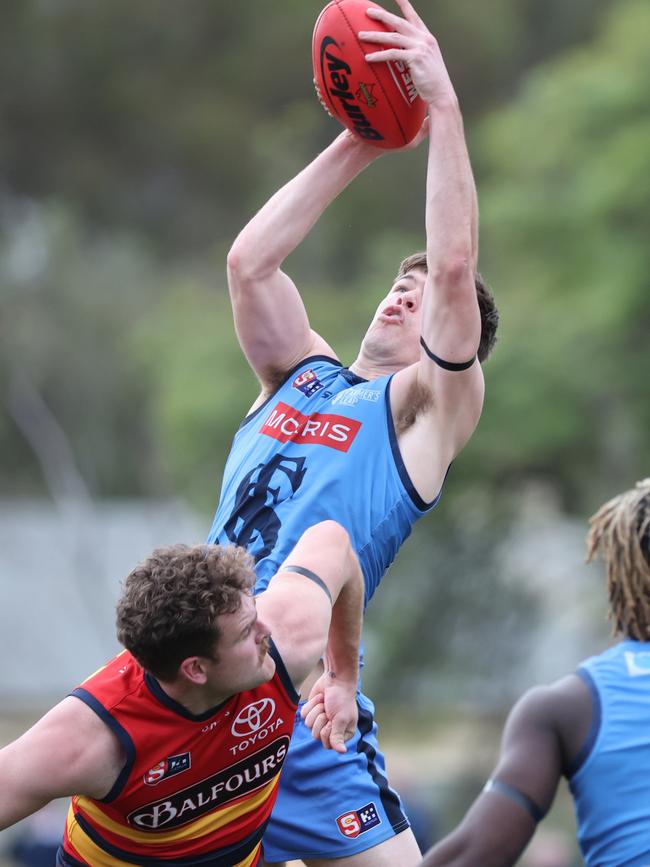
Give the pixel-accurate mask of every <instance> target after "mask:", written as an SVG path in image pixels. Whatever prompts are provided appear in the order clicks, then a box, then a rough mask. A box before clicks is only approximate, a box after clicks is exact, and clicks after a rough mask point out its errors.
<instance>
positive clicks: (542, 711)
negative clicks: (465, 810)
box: [492, 687, 563, 821]
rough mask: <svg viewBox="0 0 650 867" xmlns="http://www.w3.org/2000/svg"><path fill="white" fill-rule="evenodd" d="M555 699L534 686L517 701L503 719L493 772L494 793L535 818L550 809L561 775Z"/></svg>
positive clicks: (549, 693) (550, 690)
mask: <svg viewBox="0 0 650 867" xmlns="http://www.w3.org/2000/svg"><path fill="white" fill-rule="evenodd" d="M554 701H555V696H554V693H553V691H552V689H550V688H549V687H535V688H534V689H532V690H529V691H528V692H527V693H526V694H525V695H524V696H523V697H522V698H521V699H520V700H519V701H518V702H517V704H516V705H515V706H514V708H513V709H512V711H511V712H510V715H509V717H508V720H507V722H506V726H505V729H504V732H503V739H502V745H501V756H500V758H499V763H498V765H497V767H496V769H495V772H494V774H493V775H492V780H493V781H494V786H493V788H494V792H495V794H496V795H497V796H499V795H500V796H502V797H508V796H510V800H511V801H512V802H513V803H514V804H515V806H518V807H519V809H520V810H524V811H525V812H528V813H529V814H530V815H531V817H532V818H533V819H535V820H536V821H539V820H540V819H541V818H543V816H544V815H546V813H547V811H548V810H549V809H550V807H551V804H552V803H553V799H554V797H555V793H556V791H557V786H558V783H559V781H560V777H561V776H562V764H563V754H562V747H561V742H560V736H559V732H558V730H557V727H556V725H555V710H554V706H553V702H554ZM500 787H501V788H500ZM508 789H510V790H512V791H511V792H510V793H509V792H508ZM512 792H515V793H518V795H517V794H513V793H512Z"/></svg>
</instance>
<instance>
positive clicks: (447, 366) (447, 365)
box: [420, 337, 476, 370]
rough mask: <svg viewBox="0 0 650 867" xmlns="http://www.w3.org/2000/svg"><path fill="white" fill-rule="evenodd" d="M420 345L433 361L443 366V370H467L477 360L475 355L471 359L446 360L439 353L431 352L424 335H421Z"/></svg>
mask: <svg viewBox="0 0 650 867" xmlns="http://www.w3.org/2000/svg"><path fill="white" fill-rule="evenodd" d="M420 346H421V347H422V349H424V351H425V352H426V354H427V355H428V356H429V358H430V359H431V361H434V362H435V363H436V364H437V365H438V367H442V368H443V370H467V368H468V367H471V366H472V365H473V364H474V362H475V361H476V356H475V355H474V356H472V358H470V360H469V361H460V362H455V361H445V360H444V359H443V358H439V357H438V356H437V355H435V354H434V353H433V352H431V350H430V349H429V347H428V346H427V345H426V343H425V342H424V337H420Z"/></svg>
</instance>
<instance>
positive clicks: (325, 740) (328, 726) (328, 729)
mask: <svg viewBox="0 0 650 867" xmlns="http://www.w3.org/2000/svg"><path fill="white" fill-rule="evenodd" d="M331 734H332V722H331V720H327V722H326V723H325V725H324V726H323V727H322V729H321V731H320V739H321V743H322V744H323V746H324V747H325V749H329V748H330V735H331Z"/></svg>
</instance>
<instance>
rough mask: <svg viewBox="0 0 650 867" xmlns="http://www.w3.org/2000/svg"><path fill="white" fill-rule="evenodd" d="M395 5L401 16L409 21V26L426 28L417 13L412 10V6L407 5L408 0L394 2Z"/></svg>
mask: <svg viewBox="0 0 650 867" xmlns="http://www.w3.org/2000/svg"><path fill="white" fill-rule="evenodd" d="M395 2H396V3H397V5H398V6H399V8H400V11H401V13H402V15H403V16H404V17H405V18H406V20H407V21H410V22H411V24H416V25H422V26H423V27H426V25H425V24H424V22H423V21H422V19H421V18H420V16H419V15H418V13H417V12H416V11H415V9H414V8H413V5H412V4H411V3H409V0H395Z"/></svg>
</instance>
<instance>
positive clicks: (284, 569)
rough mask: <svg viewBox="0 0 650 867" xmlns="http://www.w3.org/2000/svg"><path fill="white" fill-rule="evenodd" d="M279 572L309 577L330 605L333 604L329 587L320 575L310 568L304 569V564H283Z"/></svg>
mask: <svg viewBox="0 0 650 867" xmlns="http://www.w3.org/2000/svg"><path fill="white" fill-rule="evenodd" d="M280 571H281V572H297V573H298V575H304V576H305V578H309V580H310V581H313V582H314V584H317V585H318V586H319V587H320V589H321V590H322V591H323V593H324V594H325V595H326V596H327V598H328V599H329V601H330V605H333V604H334V602H333V601H332V594H331V593H330V588H329V587H328V586H327V584H326V583H325V582H324V581H323V579H322V578H321V577H320V575H317V574H316V573H315V572H312V571H311V569H305V567H304V566H283V567H282V569H281V570H280Z"/></svg>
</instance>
